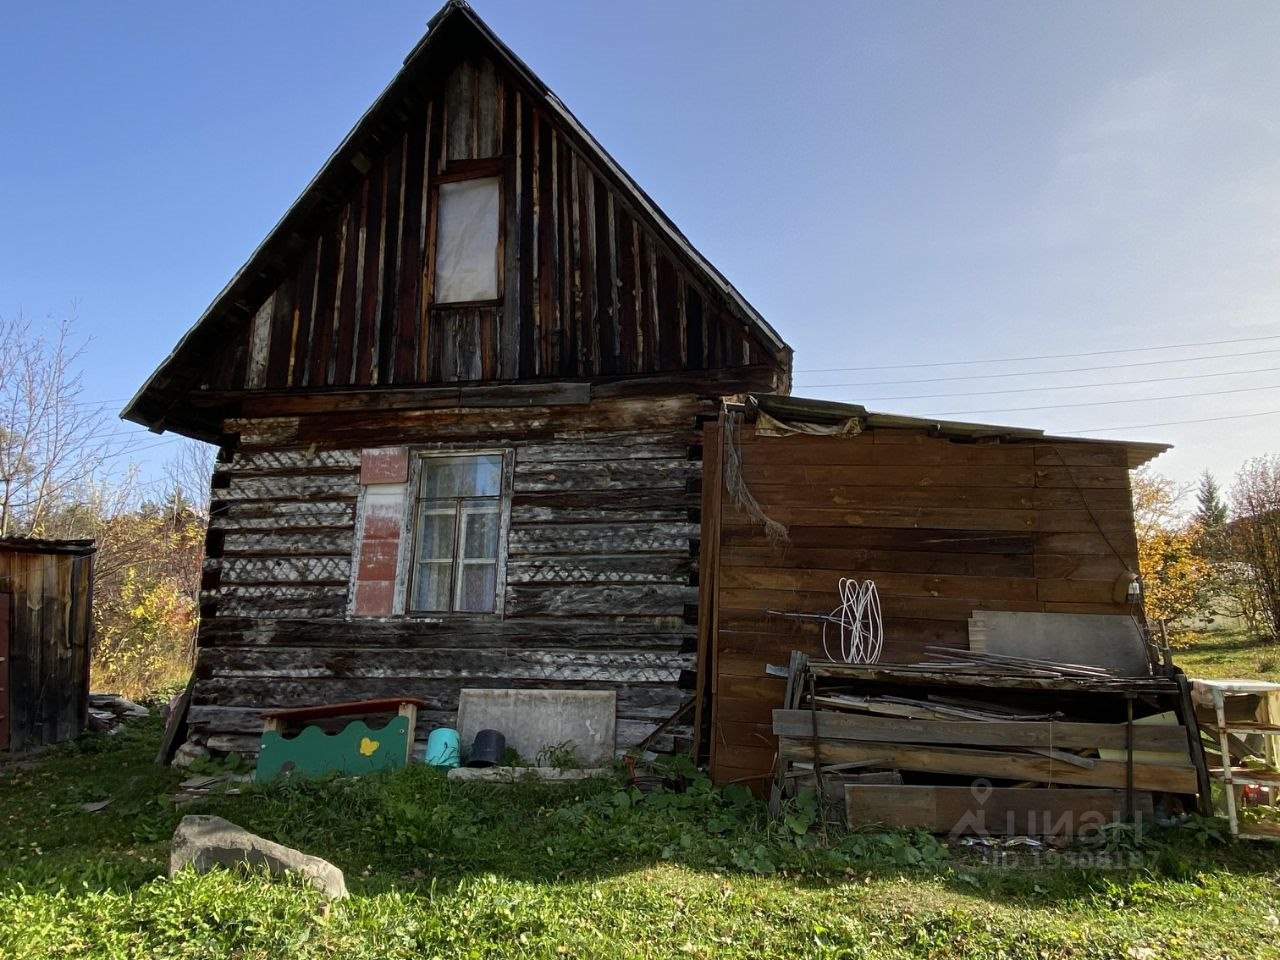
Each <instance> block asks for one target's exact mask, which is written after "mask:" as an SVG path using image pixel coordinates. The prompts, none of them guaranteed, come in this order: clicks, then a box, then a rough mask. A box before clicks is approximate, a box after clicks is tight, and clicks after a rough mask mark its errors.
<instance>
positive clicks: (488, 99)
mask: <svg viewBox="0 0 1280 960" xmlns="http://www.w3.org/2000/svg"><path fill="white" fill-rule="evenodd" d="M475 103H476V110H475V116H476V135H475V152H474V154H473V155H474V156H475V157H477V158H485V157H496V156H498V150H499V145H500V144H501V143H502V131H501V129H500V128H499V124H500V122H501V120H502V89H501V87H500V86H499V84H498V73H497V70H496V69H495V68H494V65H493V61H492V60H490V59H489V58H488V57H485V58H484V59H482V60H481V61H480V63H479V66H478V69H477V71H476V96H475Z"/></svg>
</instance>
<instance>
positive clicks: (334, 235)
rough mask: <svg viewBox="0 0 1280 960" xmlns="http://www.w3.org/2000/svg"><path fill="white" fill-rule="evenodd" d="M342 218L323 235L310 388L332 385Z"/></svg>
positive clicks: (315, 309)
mask: <svg viewBox="0 0 1280 960" xmlns="http://www.w3.org/2000/svg"><path fill="white" fill-rule="evenodd" d="M341 222H342V218H341V216H340V215H339V216H336V217H335V218H334V219H333V220H331V221H329V226H328V228H327V229H326V230H325V231H324V233H323V234H322V238H323V243H322V245H321V248H320V260H319V268H318V272H317V274H316V288H315V289H316V298H315V305H314V307H313V308H312V311H311V315H312V321H311V349H310V353H309V355H308V358H307V380H306V383H307V385H308V386H313V387H318V386H324V385H325V384H327V383H329V382H330V380H329V359H330V353H331V348H332V346H333V304H334V301H335V300H336V299H337V293H338V264H339V259H340V257H339V255H340V252H341V249H342V228H341Z"/></svg>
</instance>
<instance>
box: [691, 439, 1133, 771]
mask: <svg viewBox="0 0 1280 960" xmlns="http://www.w3.org/2000/svg"><path fill="white" fill-rule="evenodd" d="M707 429H708V433H707V437H706V439H705V443H706V444H708V445H710V444H719V443H720V442H721V439H720V434H719V429H718V428H717V427H716V426H715V425H710V426H709V427H708V428H707ZM738 446H739V448H740V450H741V455H742V472H743V478H744V479H745V481H746V483H747V486H748V488H749V489H750V491H751V493H752V494H753V496H754V497H755V498H756V499H757V501H759V503H760V506H761V508H762V509H763V510H764V512H765V513H766V514H767V515H768V516H769V517H771V518H772V519H774V520H777V521H778V522H780V523H782V524H784V525H786V526H787V528H788V531H789V542H788V543H787V544H785V545H783V546H780V547H776V546H773V545H771V544H770V543H769V542H768V540H767V539H766V538H765V536H764V532H763V529H762V528H761V527H760V526H759V525H757V524H755V523H753V522H752V521H751V520H750V518H749V517H748V516H747V515H746V514H745V513H744V512H742V511H741V510H740V509H738V508H737V507H735V506H734V504H733V502H732V500H731V498H730V497H729V495H728V494H727V493H724V492H723V490H720V491H719V496H720V498H721V505H720V506H719V508H718V511H717V518H716V523H715V524H709V525H708V526H707V527H706V528H705V529H704V536H712V535H713V530H715V529H716V527H718V535H717V536H716V541H717V542H716V552H715V557H716V561H715V569H714V570H712V571H704V577H707V578H710V580H711V581H712V585H711V587H710V588H709V590H708V591H704V594H703V599H702V622H703V624H704V627H705V629H706V631H707V632H708V641H707V642H708V643H709V644H710V645H711V647H712V648H713V653H712V656H713V658H714V659H713V663H712V665H710V666H709V669H710V670H711V673H712V684H713V686H712V690H713V692H714V696H713V702H714V707H713V710H714V714H713V725H712V737H711V759H712V763H713V765H714V770H715V775H716V778H717V779H718V780H720V781H726V780H732V779H735V778H737V777H759V776H761V775H763V774H765V773H766V772H767V771H769V770H771V769H772V758H773V751H774V745H775V740H774V738H773V735H772V733H771V732H770V730H771V727H770V721H771V710H772V709H773V708H774V707H775V706H777V705H778V704H780V703H781V697H782V689H783V683H784V682H783V681H782V680H778V679H774V678H771V677H767V676H766V675H765V667H766V665H768V664H776V665H780V666H785V665H786V664H787V662H788V660H789V656H790V653H791V651H792V650H803V651H805V652H806V653H808V654H809V655H810V656H813V657H815V658H824V656H825V655H824V654H823V652H822V645H821V625H820V624H819V623H816V622H802V621H796V620H793V619H788V618H785V617H779V616H774V615H770V614H768V613H767V612H766V611H768V610H776V611H788V612H804V613H829V612H831V610H832V608H834V607H835V606H837V605H838V601H837V598H836V585H837V581H838V580H839V578H841V577H853V578H856V579H859V580H865V579H872V580H874V581H875V583H876V586H877V588H878V590H879V593H880V598H881V603H882V610H883V616H884V635H885V646H884V653H883V656H882V658H881V659H882V660H883V661H884V662H897V663H912V662H917V661H919V660H921V659H923V658H924V656H925V653H926V651H925V649H924V648H925V646H926V645H929V644H940V645H946V646H954V647H960V648H965V647H967V646H968V625H967V620H968V618H969V616H970V614H971V612H972V611H973V610H1014V611H1019V610H1021V611H1042V612H1064V613H1110V614H1129V613H1132V612H1134V610H1133V607H1132V606H1131V605H1129V604H1126V603H1116V602H1115V601H1114V600H1113V599H1112V596H1113V590H1114V589H1115V585H1116V580H1117V578H1118V577H1120V576H1121V575H1123V574H1125V573H1126V571H1135V572H1136V571H1137V569H1138V561H1137V543H1136V539H1135V536H1134V527H1133V513H1132V508H1131V506H1130V499H1129V497H1130V492H1129V474H1128V468H1127V460H1126V453H1125V451H1124V450H1123V449H1120V448H1116V447H1107V446H1102V445H1097V444H1088V443H1078V444H1075V443H1060V444H1037V443H1003V444H996V443H981V444H975V443H969V444H965V443H957V442H953V441H950V440H947V439H943V438H939V437H932V436H929V435H927V434H926V433H925V432H923V431H915V430H889V429H879V430H872V431H868V432H867V433H864V434H862V435H860V436H857V437H852V438H837V437H808V436H795V437H784V438H779V437H757V436H756V435H755V432H754V428H753V427H752V426H751V425H746V426H744V427H742V429H741V431H740V435H739V437H738ZM711 482H712V481H711V480H710V479H708V483H709V484H710V483H711ZM710 494H711V491H710V490H709V491H708V495H710ZM704 550H705V548H704ZM705 556H706V553H705V552H704V557H705Z"/></svg>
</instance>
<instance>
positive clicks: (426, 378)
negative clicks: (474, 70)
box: [418, 102, 445, 383]
mask: <svg viewBox="0 0 1280 960" xmlns="http://www.w3.org/2000/svg"><path fill="white" fill-rule="evenodd" d="M444 140H445V130H444V108H443V106H440V108H439V109H437V108H436V104H435V103H434V102H432V103H428V104H427V147H426V157H425V160H424V168H425V169H424V174H423V178H422V204H423V207H422V209H423V224H424V225H423V230H422V237H423V247H422V256H421V261H422V264H421V272H422V279H421V281H420V282H421V293H420V295H419V297H418V299H419V304H418V335H419V337H420V338H421V339H420V342H419V343H418V382H419V383H426V382H430V381H431V379H432V374H431V371H432V357H433V356H437V357H438V355H439V354H438V352H439V349H440V333H439V331H438V330H437V329H435V325H434V321H433V320H432V316H431V302H432V300H433V299H434V298H435V283H436V232H437V223H436V204H435V202H434V201H433V200H432V198H433V197H434V196H435V191H436V178H437V177H438V176H439V173H440V171H441V169H443V167H444ZM437 368H438V362H437Z"/></svg>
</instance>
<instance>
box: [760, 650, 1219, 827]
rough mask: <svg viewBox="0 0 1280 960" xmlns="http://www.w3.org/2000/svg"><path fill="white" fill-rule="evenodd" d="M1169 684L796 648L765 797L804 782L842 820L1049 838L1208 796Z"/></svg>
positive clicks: (1181, 697) (1173, 684) (1173, 683)
mask: <svg viewBox="0 0 1280 960" xmlns="http://www.w3.org/2000/svg"><path fill="white" fill-rule="evenodd" d="M1007 659H1009V660H1013V661H1016V660H1017V658H1007ZM983 671H985V672H983ZM1180 679H1181V678H1177V677H1143V678H1116V677H1112V676H1110V674H1108V673H1107V672H1106V671H1094V669H1093V668H1089V667H1077V666H1076V665H1072V664H1047V663H1046V662H1043V661H1040V662H1031V661H1028V662H1027V663H1017V662H1012V663H1003V662H1000V661H996V660H994V659H992V658H990V657H988V656H984V655H977V656H975V655H972V654H967V653H955V654H954V656H952V657H951V658H949V659H946V660H940V661H939V662H937V663H934V664H916V665H912V666H910V667H898V666H884V665H875V666H864V667H857V666H848V665H844V664H839V665H837V664H830V663H814V664H810V663H809V661H808V658H807V657H806V656H805V655H804V654H802V653H795V654H793V655H792V661H791V666H790V668H789V672H788V682H787V691H786V694H785V701H784V706H783V708H782V709H780V710H775V711H774V714H773V732H774V733H775V734H776V735H777V736H778V744H779V746H778V768H777V784H776V794H775V795H777V796H781V795H783V794H784V793H786V792H788V791H794V790H795V789H803V788H804V787H814V788H817V789H818V790H819V791H820V792H821V793H822V794H823V795H825V796H826V797H828V798H830V799H837V798H838V799H839V800H841V801H843V807H844V816H845V818H846V819H847V821H848V822H849V823H850V824H851V825H858V824H865V823H885V824H890V825H896V826H908V827H923V828H926V829H929V830H932V831H934V832H939V833H979V834H980V833H984V832H985V833H990V834H1027V835H1060V834H1074V833H1076V832H1079V831H1080V830H1081V829H1084V828H1088V827H1096V826H1100V825H1101V824H1103V823H1106V822H1110V821H1112V820H1116V819H1141V818H1149V817H1150V816H1151V815H1152V811H1153V809H1154V802H1153V801H1154V798H1155V796H1156V795H1158V794H1172V795H1178V796H1181V797H1184V798H1186V797H1191V798H1194V797H1196V796H1197V795H1200V794H1203V793H1205V792H1206V790H1205V784H1206V783H1207V775H1206V772H1205V767H1204V758H1203V754H1202V753H1201V752H1200V750H1199V748H1198V743H1199V734H1198V731H1197V728H1196V727H1195V719H1194V716H1193V715H1191V711H1190V709H1189V698H1188V694H1187V688H1186V684H1185V680H1181V682H1180ZM886 777H891V778H892V779H889V780H886V779H885V778H886ZM1182 802H1183V803H1186V802H1187V801H1185V800H1184V801H1182Z"/></svg>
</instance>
